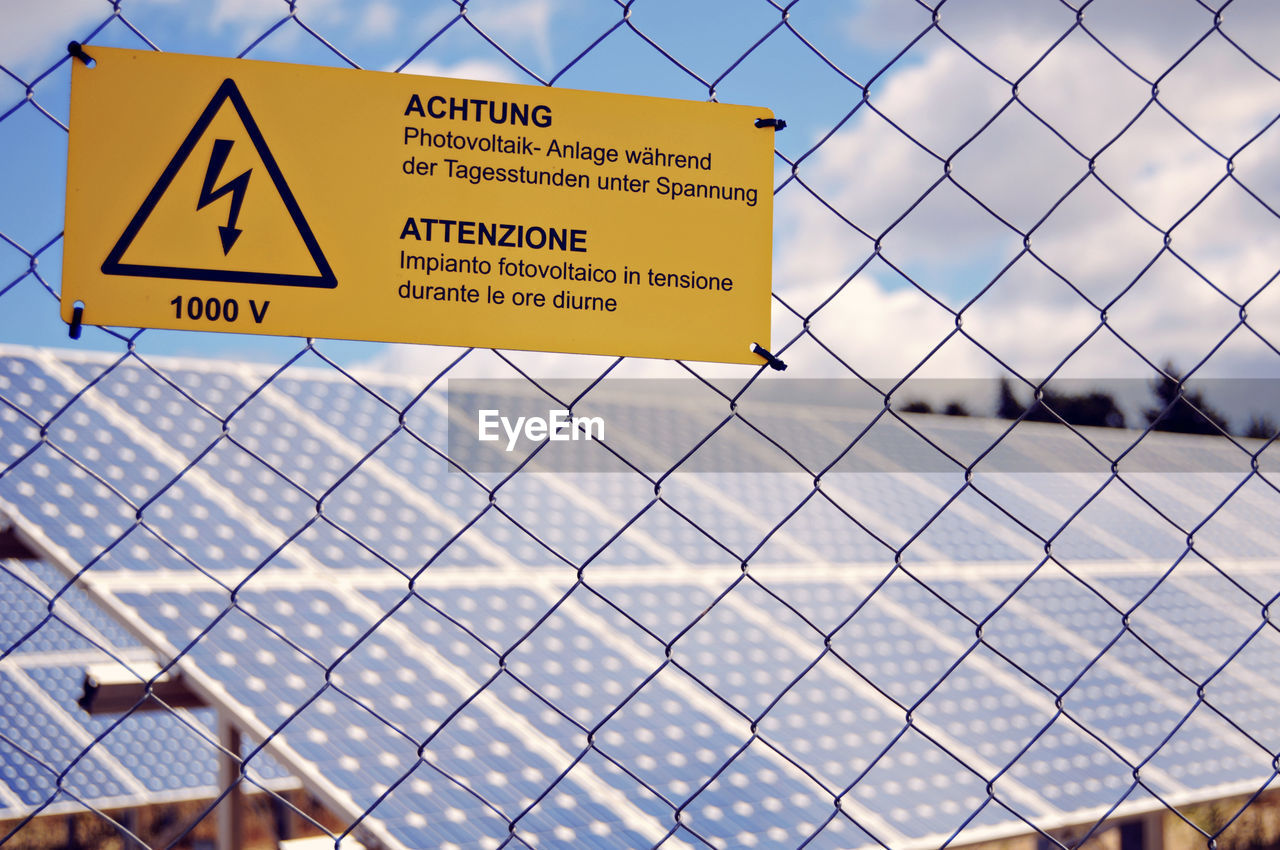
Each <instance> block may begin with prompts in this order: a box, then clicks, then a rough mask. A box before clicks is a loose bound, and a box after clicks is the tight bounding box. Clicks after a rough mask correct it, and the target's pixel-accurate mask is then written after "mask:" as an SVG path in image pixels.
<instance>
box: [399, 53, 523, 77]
mask: <svg viewBox="0 0 1280 850" xmlns="http://www.w3.org/2000/svg"><path fill="white" fill-rule="evenodd" d="M384 70H387V71H394V70H396V69H395V68H394V67H389V68H386V69H384ZM401 72H402V73H405V74H422V75H423V76H427V77H449V78H451V79H457V80H483V81H485V82H490V83H515V82H526V81H527V78H524V75H523V74H521V73H520V69H519V68H517V67H515V66H514V65H512V64H511V63H510V62H495V61H492V60H490V59H465V60H463V61H461V62H457V63H454V64H449V65H446V64H443V63H440V62H436V61H435V60H432V59H424V58H421V57H419V58H418V59H415V60H413V61H412V62H410V63H409V64H408V65H406V66H405V67H404V68H403V69H402V71H401Z"/></svg>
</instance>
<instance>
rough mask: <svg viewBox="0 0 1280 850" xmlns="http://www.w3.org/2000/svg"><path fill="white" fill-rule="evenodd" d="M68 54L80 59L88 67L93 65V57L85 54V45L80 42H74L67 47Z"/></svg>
mask: <svg viewBox="0 0 1280 850" xmlns="http://www.w3.org/2000/svg"><path fill="white" fill-rule="evenodd" d="M67 52H68V53H70V54H71V55H72V56H74V57H76V58H77V59H79V60H80V61H81V62H83V63H84V64H86V65H92V64H93V57H92V56H90V55H89V54H88V53H85V52H84V45H83V44H81V43H80V42H78V41H73V42H71V43H70V44H68V45H67Z"/></svg>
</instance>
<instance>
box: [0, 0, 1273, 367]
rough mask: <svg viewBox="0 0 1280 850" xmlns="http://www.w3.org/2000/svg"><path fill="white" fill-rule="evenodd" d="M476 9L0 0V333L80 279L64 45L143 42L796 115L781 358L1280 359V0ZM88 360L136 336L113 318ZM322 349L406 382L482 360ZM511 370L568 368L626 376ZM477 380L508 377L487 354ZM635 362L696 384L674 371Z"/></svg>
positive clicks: (61, 341) (543, 0) (42, 341)
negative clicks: (1217, 6)
mask: <svg viewBox="0 0 1280 850" xmlns="http://www.w3.org/2000/svg"><path fill="white" fill-rule="evenodd" d="M458 8H459V7H458V6H457V4H455V3H453V2H449V0H433V1H432V2H426V3H422V2H415V3H410V2H390V0H379V2H371V3H352V2H341V0H314V2H308V0H299V2H298V3H297V4H296V15H293V16H291V15H290V13H289V7H288V6H287V4H285V3H283V2H267V0H214V2H208V3H199V4H192V3H180V2H176V0H123V2H121V3H120V14H119V15H114V14H113V12H112V6H111V4H110V3H108V2H105V0H57V2H35V0H30V2H28V0H0V14H2V15H3V19H4V20H5V21H6V26H5V28H4V30H3V32H0V66H2V67H3V68H4V70H5V71H6V72H7V73H4V74H0V114H2V115H4V118H3V120H0V234H2V235H3V240H2V241H0V342H13V343H23V344H35V345H50V346H59V347H63V346H69V345H71V342H70V340H68V339H67V337H66V329H65V326H64V325H63V324H62V322H61V321H60V320H59V319H58V318H57V309H56V308H57V305H56V299H55V298H54V297H53V296H51V295H50V293H49V291H48V290H47V289H46V287H45V284H47V285H48V287H49V288H50V289H52V290H53V291H54V292H56V291H57V290H58V288H59V286H60V277H61V269H60V263H59V256H60V247H61V246H60V241H59V238H58V236H59V233H60V231H61V219H62V197H63V192H64V184H65V155H66V133H65V131H64V130H63V129H62V128H61V127H60V126H59V123H62V124H65V123H66V122H67V98H68V80H69V70H68V69H69V64H68V62H67V61H65V59H64V55H65V54H64V50H65V45H66V42H67V41H69V40H71V39H77V40H88V41H90V43H96V44H106V45H113V46H126V47H145V46H147V41H148V40H149V41H150V42H151V43H153V44H155V45H156V46H158V47H159V48H161V49H164V50H169V51H178V52H189V53H203V54H211V55H222V56H235V55H239V54H241V53H245V52H246V51H247V54H246V55H248V56H249V57H251V58H255V59H270V60H280V61H289V62H300V63H308V64H326V65H344V64H346V60H345V59H344V58H343V56H345V57H346V58H347V59H349V60H351V61H352V62H354V63H356V64H357V65H359V66H361V67H364V68H370V69H376V70H403V71H405V72H409V73H425V74H437V75H449V76H462V77H470V78H479V79H491V80H502V81H510V82H525V83H534V84H537V83H539V82H549V81H553V80H554V83H555V84H556V85H563V86H568V87H574V88H585V89H593V90H601V91H614V92H625V93H637V94H651V95H661V96H667V97H678V98H687V99H694V100H706V99H708V98H709V97H711V96H713V95H714V97H715V98H716V99H718V100H721V101H725V102H736V103H749V104H753V105H761V106H767V107H770V108H772V109H773V110H774V111H775V112H776V113H777V114H778V115H779V116H781V117H783V118H785V119H786V120H787V121H788V123H789V125H790V126H789V127H788V129H787V130H786V131H784V132H782V133H780V134H778V135H777V146H778V152H779V157H778V158H777V160H776V162H777V169H776V179H777V183H778V185H779V186H780V187H781V188H780V191H779V192H778V194H777V197H776V207H775V226H774V232H775V238H774V255H775V259H774V268H773V279H774V292H775V295H776V296H777V297H778V301H777V303H776V305H775V306H776V309H775V313H774V329H773V346H774V347H775V348H782V347H787V348H788V354H787V360H788V361H789V362H790V363H791V364H792V369H793V372H791V373H788V374H797V375H800V376H804V377H825V376H830V375H841V374H848V372H847V371H846V367H845V365H842V364H841V362H840V361H843V362H844V364H848V366H852V367H853V368H855V369H857V370H858V371H859V372H860V373H862V374H867V375H889V376H897V375H902V374H906V373H907V372H908V371H911V370H914V369H916V368H917V367H920V366H921V364H922V363H923V366H922V367H921V368H920V370H919V373H920V374H923V375H928V376H931V377H992V376H995V375H999V374H1002V373H1003V372H1005V371H1006V370H1013V371H1015V372H1017V373H1018V374H1020V375H1023V376H1027V377H1033V378H1034V377H1042V376H1044V375H1046V374H1049V373H1051V372H1055V371H1060V372H1061V374H1064V375H1069V376H1071V377H1098V378H1101V377H1148V376H1150V375H1151V374H1152V372H1151V368H1150V366H1149V365H1148V362H1146V361H1150V362H1157V363H1158V362H1163V361H1164V360H1168V359H1172V360H1174V361H1175V362H1176V363H1178V364H1179V365H1180V366H1181V367H1182V368H1184V369H1186V368H1189V367H1190V366H1192V365H1193V364H1196V365H1197V366H1198V369H1199V374H1202V375H1212V376H1218V377H1223V376H1230V377H1241V376H1245V377H1260V376H1271V377H1274V376H1276V375H1277V374H1280V354H1277V352H1276V349H1275V346H1276V344H1277V342H1280V289H1278V288H1277V287H1276V286H1271V285H1268V281H1269V280H1270V279H1271V277H1272V276H1273V275H1275V274H1276V273H1277V272H1278V271H1280V219H1278V218H1277V216H1276V214H1275V212H1274V211H1275V210H1280V166H1277V163H1278V162H1280V158H1277V157H1276V156H1275V154H1276V153H1277V152H1280V151H1277V150H1276V149H1277V148H1280V127H1274V126H1272V122H1274V121H1275V120H1276V118H1277V116H1280V80H1278V79H1277V77H1276V76H1275V74H1274V73H1273V71H1275V70H1278V69H1280V51H1278V50H1277V48H1276V47H1275V45H1276V44H1280V38H1278V37H1277V36H1280V10H1277V9H1276V8H1275V7H1274V5H1273V4H1271V3H1269V2H1267V0H1238V2H1236V3H1233V4H1231V5H1230V6H1229V7H1228V9H1227V10H1226V11H1225V12H1224V14H1223V16H1222V21H1221V26H1220V27H1219V28H1217V29H1215V27H1214V16H1213V14H1212V13H1211V11H1209V10H1208V9H1206V8H1205V7H1204V6H1202V5H1200V4H1199V3H1196V2H1194V0H1185V2H1184V0H1168V1H1167V2H1165V1H1163V0H1162V2H1156V0H1095V2H1093V3H1091V4H1089V5H1088V6H1087V7H1086V9H1085V10H1084V14H1083V16H1082V18H1081V20H1082V21H1083V25H1080V24H1079V23H1078V22H1077V18H1076V14H1075V12H1074V10H1073V9H1072V7H1071V6H1069V5H1068V4H1066V3H1064V2H1060V0H1028V2H1024V3H1019V4H1017V6H1016V8H1011V7H1010V5H1009V4H1007V3H997V2H994V0H948V2H946V3H944V4H943V5H942V6H941V7H940V8H939V9H938V13H937V24H936V25H935V24H934V22H933V19H934V15H933V14H932V12H931V11H930V9H929V8H928V7H926V6H925V5H924V4H922V3H919V2H915V0H861V2H836V0H797V2H794V3H792V4H791V5H790V6H789V7H788V8H787V10H786V19H785V21H784V14H783V11H782V9H780V8H779V7H778V6H776V5H774V4H773V3H770V2H767V0H722V2H711V0H700V2H675V0H636V2H634V3H633V4H631V5H630V7H624V6H622V5H620V4H618V3H616V2H613V0H473V2H471V3H469V4H467V8H466V15H465V18H463V17H461V16H459V14H458ZM308 30H310V31H308ZM313 33H314V34H313ZM317 35H318V36H319V37H320V38H317ZM144 37H145V40H144ZM321 38H323V39H324V40H327V41H328V42H329V43H330V44H331V45H332V46H333V48H336V50H337V51H340V52H341V54H342V56H340V55H338V53H337V52H335V50H334V49H331V48H330V47H329V46H327V45H326V44H324V43H323V42H322V41H321ZM762 39H763V41H762ZM593 44H594V47H593V46H592V45H593ZM495 45H496V46H495ZM499 47H500V48H501V50H500V49H499ZM588 48H590V50H589V51H588V52H587V53H586V55H585V56H583V57H581V58H579V55H580V54H582V52H583V51H584V50H587V49H588ZM502 51H506V53H508V54H510V57H511V58H508V56H506V55H504V54H503V52H502ZM513 60H514V61H513ZM1014 83H1016V84H1017V100H1016V101H1014V100H1012V98H1013V84H1014ZM862 85H866V86H868V88H867V92H868V98H867V102H866V103H863V102H862V95H863V89H862V88H861V86H862ZM1153 85H1154V86H1156V88H1157V90H1158V92H1159V95H1158V97H1157V98H1154V99H1153V97H1152V90H1153ZM28 86H30V92H31V97H30V99H28V98H27V88H28ZM46 113H47V114H46ZM819 143H820V144H819ZM1228 159H1230V160H1231V164H1232V169H1233V174H1232V176H1231V177H1230V178H1228V177H1227V161H1228ZM1090 160H1093V168H1094V170H1093V172H1092V173H1091V171H1090ZM790 163H795V164H796V169H795V178H796V179H791V180H788V177H789V176H790V175H791V165H790ZM948 169H949V175H950V177H949V179H948V178H947V176H946V175H947V174H948ZM1091 174H1092V176H1091ZM997 216H998V217H999V218H998V217H997ZM1000 218H1003V219H1004V221H1003V222H1002V221H1001V220H1000ZM1028 234H1029V236H1028ZM1166 234H1167V235H1168V238H1169V245H1170V247H1171V248H1172V252H1170V251H1167V250H1163V248H1164V240H1165V236H1166ZM1024 237H1026V240H1025V241H1026V242H1027V244H1030V245H1031V247H1032V250H1033V254H1027V253H1026V252H1024V250H1023V247H1024ZM877 240H878V241H879V242H880V250H881V254H880V256H873V255H874V252H875V245H876V242H877ZM33 253H36V254H38V256H37V259H38V265H36V266H35V268H34V270H33V269H32V268H31V262H30V258H29V256H28V255H29V254H33ZM37 274H38V276H39V277H38V278H37ZM977 295H980V296H981V297H979V298H977V300H976V301H971V299H973V298H974V296H977ZM1242 305H1243V306H1245V307H1246V310H1245V313H1246V315H1247V317H1248V324H1242V323H1241V306H1242ZM1103 309H1105V310H1106V321H1107V324H1106V325H1105V326H1103V325H1102V324H1101V321H1102V320H1101V311H1102V310H1103ZM956 312H961V318H962V322H961V324H962V325H963V328H964V331H965V334H967V335H968V337H966V336H963V335H957V334H956V324H957V323H956V315H955V314H956ZM804 317H808V323H809V332H810V333H809V335H806V334H805V333H804ZM77 345H79V346H83V347H93V348H105V349H108V350H123V349H124V343H123V342H122V341H121V340H120V339H118V338H116V337H114V336H111V335H108V334H105V333H103V332H101V331H97V330H93V329H90V330H88V331H87V332H86V333H85V335H84V337H83V338H82V340H81V341H80V342H79V343H77ZM299 345H300V343H299V341H298V340H287V339H271V338H266V337H246V336H237V335H209V334H196V333H189V332H167V331H154V330H153V331H146V332H145V333H143V334H141V336H139V337H138V339H137V346H138V348H139V350H141V351H144V352H150V353H157V354H159V353H172V354H188V355H198V356H217V357H231V358H237V359H248V360H265V361H268V362H276V361H281V360H283V359H285V358H287V357H289V356H291V355H292V354H293V353H294V352H296V351H297V350H298V349H299ZM319 346H320V348H321V350H322V351H323V352H325V353H326V354H327V355H329V356H332V357H334V358H335V359H337V360H339V361H340V362H343V363H344V364H370V365H374V366H378V367H381V368H393V369H397V370H413V369H416V370H423V371H426V370H431V369H435V368H439V367H441V366H442V365H443V364H446V363H448V362H450V361H451V360H452V359H453V358H454V357H456V356H457V354H458V352H457V351H455V350H451V349H438V348H436V347H432V346H385V345H372V344H363V343H343V342H332V341H325V342H321V343H319ZM833 355H836V356H833ZM510 357H511V359H513V360H514V361H515V362H517V363H518V364H520V365H521V367H522V368H526V369H528V370H529V371H531V372H533V373H537V374H545V375H548V376H552V375H558V374H568V373H586V374H592V373H598V372H599V371H600V370H601V369H603V368H604V367H605V366H607V365H608V362H609V361H608V360H607V359H605V358H593V357H583V356H571V355H552V354H530V353H516V354H512V355H510ZM837 357H838V358H839V359H837ZM467 363H468V365H467V368H466V369H464V370H462V371H468V370H470V371H473V372H475V373H478V374H498V375H502V374H510V373H511V372H510V367H509V366H507V365H506V363H505V362H504V361H503V360H501V359H500V358H496V357H494V356H493V355H490V354H488V353H480V354H477V355H474V356H471V357H469V358H468V361H467ZM693 368H695V369H697V370H698V371H699V372H702V373H706V374H729V375H735V376H738V375H741V376H748V375H750V374H751V373H752V372H751V370H750V369H749V368H745V367H716V366H709V365H698V364H695V365H694V366H693ZM673 370H674V372H673ZM624 372H625V373H626V374H630V375H651V374H673V373H676V374H687V373H683V372H682V370H680V368H679V367H675V366H672V365H671V364H668V363H663V362H659V361H639V362H634V363H633V362H628V363H627V364H625V365H624Z"/></svg>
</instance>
